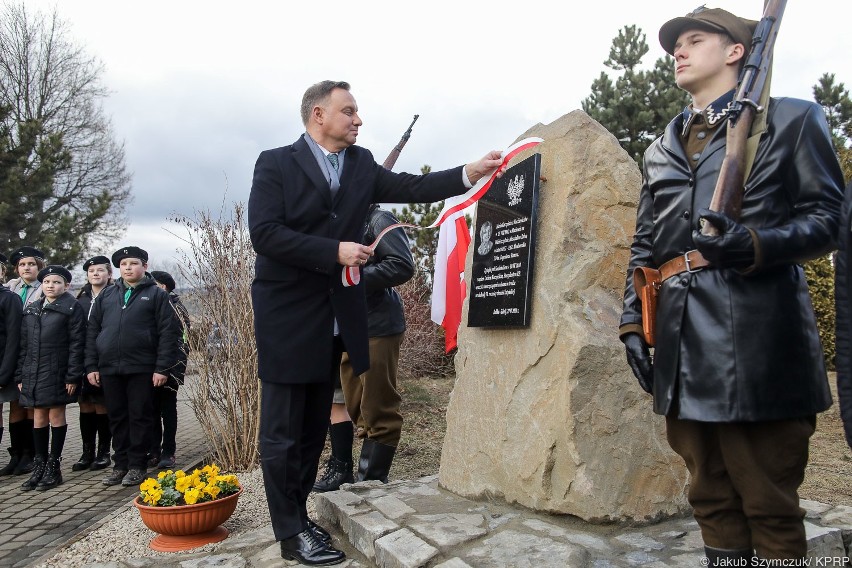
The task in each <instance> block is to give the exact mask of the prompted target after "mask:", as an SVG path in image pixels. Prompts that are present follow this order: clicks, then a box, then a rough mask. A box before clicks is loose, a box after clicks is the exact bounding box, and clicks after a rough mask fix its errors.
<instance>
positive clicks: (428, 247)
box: [394, 164, 444, 282]
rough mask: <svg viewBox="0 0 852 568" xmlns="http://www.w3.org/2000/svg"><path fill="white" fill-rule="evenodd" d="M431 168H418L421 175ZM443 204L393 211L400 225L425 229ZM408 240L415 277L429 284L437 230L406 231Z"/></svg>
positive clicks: (423, 205)
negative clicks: (406, 224)
mask: <svg viewBox="0 0 852 568" xmlns="http://www.w3.org/2000/svg"><path fill="white" fill-rule="evenodd" d="M431 171H432V167H431V166H429V165H428V164H427V165H424V166H423V167H422V168H420V173H421V174H424V175H425V174H428V173H429V172H431ZM443 208H444V202H443V201H439V202H437V203H409V204H408V205H406V206H404V207H403V208H402V211H396V210H394V215H396V216H397V218H398V219H399V220H400V221H401V222H402V223H411V224H412V225H420V226H422V227H426V226H428V225H431V224H432V223H434V222H435V219H437V218H438V214H439V213H440V212H441V209H443ZM407 233H408V240H409V241H410V242H411V254H412V256H413V257H414V266H415V267H416V269H417V275H416V277H419V278H423V281H424V282H431V278H432V274H433V272H434V269H435V253H436V252H437V251H438V230H437V229H418V230H411V231H407Z"/></svg>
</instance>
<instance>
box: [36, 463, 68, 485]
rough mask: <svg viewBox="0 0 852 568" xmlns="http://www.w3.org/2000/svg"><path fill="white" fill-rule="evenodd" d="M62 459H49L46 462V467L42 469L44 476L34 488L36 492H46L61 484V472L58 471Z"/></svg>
mask: <svg viewBox="0 0 852 568" xmlns="http://www.w3.org/2000/svg"><path fill="white" fill-rule="evenodd" d="M61 464H62V458H61V457H59V458H57V457H50V458H48V460H47V466H46V467H45V468H44V475H42V476H41V480H40V481H39V482H38V485H36V486H35V488H36V491H47V490H48V489H53V488H54V487H56V486H57V485H61V484H62V471H61V470H60V467H61Z"/></svg>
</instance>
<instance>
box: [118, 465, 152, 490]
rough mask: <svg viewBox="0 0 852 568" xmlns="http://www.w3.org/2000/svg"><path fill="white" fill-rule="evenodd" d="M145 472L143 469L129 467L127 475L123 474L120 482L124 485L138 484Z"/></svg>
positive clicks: (143, 479)
mask: <svg viewBox="0 0 852 568" xmlns="http://www.w3.org/2000/svg"><path fill="white" fill-rule="evenodd" d="M147 474H148V472H147V471H146V470H144V469H131V470H130V471H128V472H127V475H125V476H124V479H122V480H121V484H122V485H123V486H125V487H130V486H131V485H139V484H140V483H142V482H143V481H145V477H146V476H147Z"/></svg>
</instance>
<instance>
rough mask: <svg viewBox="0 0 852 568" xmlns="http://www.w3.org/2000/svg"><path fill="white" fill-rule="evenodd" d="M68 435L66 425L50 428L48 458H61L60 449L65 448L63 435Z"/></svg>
mask: <svg viewBox="0 0 852 568" xmlns="http://www.w3.org/2000/svg"><path fill="white" fill-rule="evenodd" d="M67 433H68V425H67V424H64V425H62V426H51V427H50V436H51V438H53V440H52V441H51V443H50V457H52V458H59V457H62V448H63V447H64V446H65V435H66V434H67Z"/></svg>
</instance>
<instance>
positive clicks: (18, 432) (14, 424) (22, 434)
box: [0, 246, 47, 476]
mask: <svg viewBox="0 0 852 568" xmlns="http://www.w3.org/2000/svg"><path fill="white" fill-rule="evenodd" d="M9 263H10V264H11V265H12V266H14V267H15V270H16V271H17V273H18V277H17V278H12V279H11V280H9V281H8V282H7V283H6V287H7V288H9V289H10V290H11V291H12V292H13V293H14V294H15V295H17V296H18V297H19V299H20V301H21V303H22V305H23V307H24V308H26V307H27V306H28V305H30V304H31V303H33V302H38V301H40V300H41V298H42V291H41V282H39V280H38V272H39V270H41V269H43V268H44V267H45V266H47V263H46V262H45V260H44V253H43V252H41V251H40V250H39V249H37V248H35V247H31V246H23V247H19V248H17V249H15V250H13V251H12V253H11V254H10V255H9ZM7 391H8V392H7V393H6V396H5V397H4V396H3V395H2V394H0V402H2V401H8V402H9V442H10V443H11V445H10V447H9V453H10V454H11V456H12V459H10V460H9V463H8V464H6V466H5V467H3V468H2V469H0V476H2V475H23V474H26V473H30V472H31V471H32V470H33V451H34V450H33V413H32V411H31V410H30V411H27V410H25V409H24V408H23V407H21V405H19V404H18V389H17V388H11V389H7Z"/></svg>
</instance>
